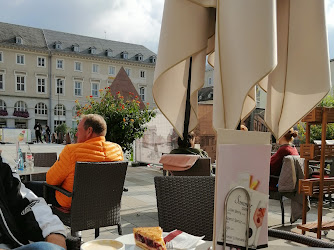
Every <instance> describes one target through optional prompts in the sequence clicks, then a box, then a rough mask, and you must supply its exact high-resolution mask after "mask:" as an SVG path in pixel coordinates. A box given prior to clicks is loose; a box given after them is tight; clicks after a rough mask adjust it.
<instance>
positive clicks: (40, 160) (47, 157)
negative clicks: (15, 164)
mask: <svg viewBox="0 0 334 250" xmlns="http://www.w3.org/2000/svg"><path fill="white" fill-rule="evenodd" d="M32 155H33V157H34V165H35V166H36V167H51V166H52V165H53V164H54V163H55V162H56V161H57V152H51V153H32ZM25 156H26V153H25V152H24V153H23V159H25Z"/></svg>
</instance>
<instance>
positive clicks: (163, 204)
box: [154, 176, 215, 241]
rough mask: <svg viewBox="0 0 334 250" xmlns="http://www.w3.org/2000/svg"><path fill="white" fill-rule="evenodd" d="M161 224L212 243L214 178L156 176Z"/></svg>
mask: <svg viewBox="0 0 334 250" xmlns="http://www.w3.org/2000/svg"><path fill="white" fill-rule="evenodd" d="M154 183H155V190H156V197H157V207H158V217H159V225H160V226H161V227H162V228H163V230H164V231H166V232H169V231H172V230H174V229H179V230H181V231H184V232H187V233H189V234H192V235H197V236H203V235H205V237H204V239H205V240H209V241H211V240H212V235H213V211H214V190H215V177H213V176H156V177H154Z"/></svg>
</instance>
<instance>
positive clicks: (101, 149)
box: [46, 114, 123, 208]
mask: <svg viewBox="0 0 334 250" xmlns="http://www.w3.org/2000/svg"><path fill="white" fill-rule="evenodd" d="M106 132H107V124H106V122H105V120H104V119H103V117H102V116H100V115H97V114H89V115H85V116H83V117H82V120H81V121H80V123H79V125H78V132H77V134H76V136H77V143H76V144H69V145H66V146H65V148H64V149H63V151H62V152H61V153H60V155H59V158H58V160H57V161H56V162H55V164H54V165H53V166H52V167H51V168H50V170H49V171H48V172H47V174H46V182H47V183H48V184H51V185H60V186H61V187H62V188H64V189H66V190H68V191H69V192H72V191H73V182H74V171H75V163H76V162H77V161H83V162H108V161H122V160H123V151H122V148H121V147H120V146H119V145H118V144H116V143H112V142H108V141H106V140H105V135H106ZM56 200H57V202H58V204H59V205H60V206H62V207H67V208H70V207H71V202H72V199H71V198H70V197H67V196H65V195H63V194H62V193H60V192H58V191H56Z"/></svg>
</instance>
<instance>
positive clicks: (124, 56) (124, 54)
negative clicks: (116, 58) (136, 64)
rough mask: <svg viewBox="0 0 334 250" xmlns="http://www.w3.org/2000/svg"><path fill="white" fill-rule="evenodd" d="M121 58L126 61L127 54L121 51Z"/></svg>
mask: <svg viewBox="0 0 334 250" xmlns="http://www.w3.org/2000/svg"><path fill="white" fill-rule="evenodd" d="M121 58H123V59H128V52H126V51H123V52H122V53H121Z"/></svg>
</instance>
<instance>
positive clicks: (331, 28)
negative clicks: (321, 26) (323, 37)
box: [325, 0, 334, 59]
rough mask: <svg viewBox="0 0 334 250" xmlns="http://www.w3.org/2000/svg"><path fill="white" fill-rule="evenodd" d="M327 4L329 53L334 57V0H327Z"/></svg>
mask: <svg viewBox="0 0 334 250" xmlns="http://www.w3.org/2000/svg"><path fill="white" fill-rule="evenodd" d="M325 4H326V5H325V7H326V23H327V32H328V41H329V45H328V47H329V54H330V58H331V59H334V0H326V1H325Z"/></svg>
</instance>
